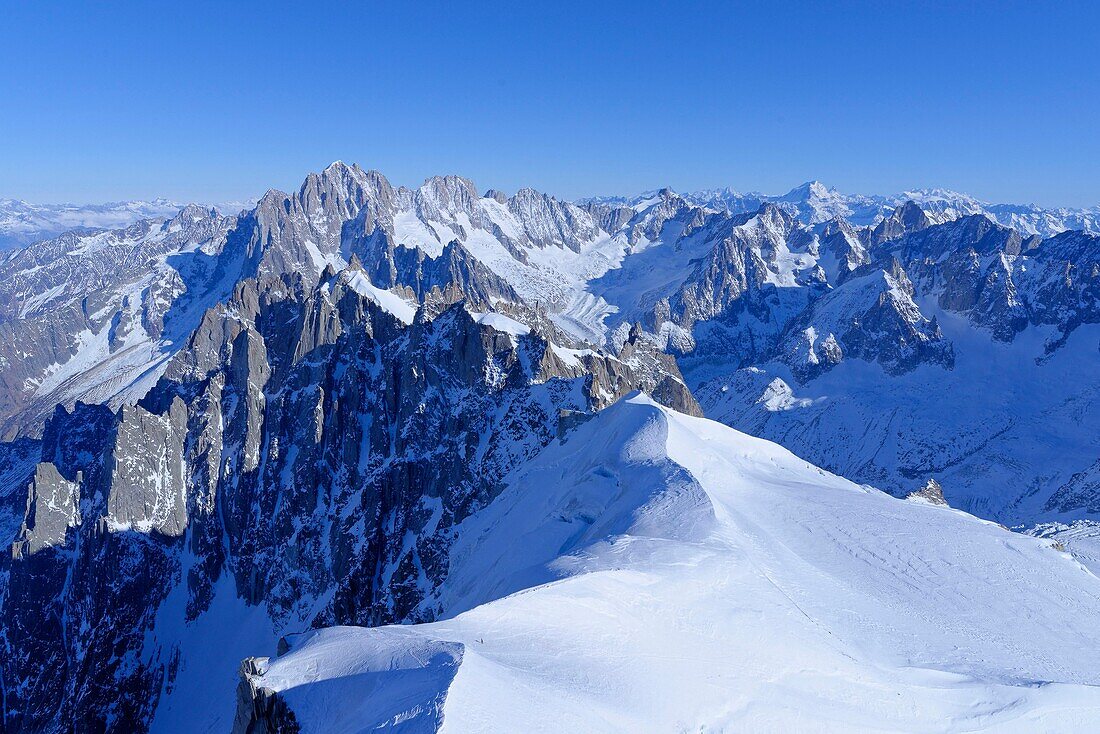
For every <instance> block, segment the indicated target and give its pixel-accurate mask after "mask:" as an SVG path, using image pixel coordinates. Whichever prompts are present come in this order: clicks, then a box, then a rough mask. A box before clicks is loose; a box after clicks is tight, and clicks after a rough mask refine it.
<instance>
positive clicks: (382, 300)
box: [348, 272, 416, 325]
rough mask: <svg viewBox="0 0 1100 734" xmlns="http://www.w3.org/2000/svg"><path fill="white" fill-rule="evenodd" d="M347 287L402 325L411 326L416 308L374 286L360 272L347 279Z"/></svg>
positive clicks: (392, 293)
mask: <svg viewBox="0 0 1100 734" xmlns="http://www.w3.org/2000/svg"><path fill="white" fill-rule="evenodd" d="M348 285H349V286H351V287H352V288H353V289H354V290H355V292H356V293H358V294H359V295H362V296H366V297H367V298H369V299H371V300H372V301H374V302H375V303H377V304H378V305H379V306H381V307H382V308H383V309H384V310H385V311H386V312H387V313H389V314H392V315H393V316H395V317H397V319H398V320H399V321H401V323H403V324H406V325H408V324H411V323H412V322H413V319H414V318H416V306H415V305H414V304H411V303H409V302H408V301H406V300H405V299H404V298H402V297H401V296H399V295H397V294H396V293H394V292H393V291H388V290H385V289H383V288H379V287H378V286H376V285H374V284H373V283H371V282H370V280H369V279H368V278H367V276H366V275H365V274H364V273H362V272H356V273H353V274H352V275H351V277H350V278H349V279H348Z"/></svg>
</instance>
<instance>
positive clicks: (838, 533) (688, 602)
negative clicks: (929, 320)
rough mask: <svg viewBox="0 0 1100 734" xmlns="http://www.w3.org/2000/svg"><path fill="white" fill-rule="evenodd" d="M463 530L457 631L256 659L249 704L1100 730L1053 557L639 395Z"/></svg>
mask: <svg viewBox="0 0 1100 734" xmlns="http://www.w3.org/2000/svg"><path fill="white" fill-rule="evenodd" d="M458 530H459V532H458V536H457V539H456V543H455V545H454V547H453V548H452V555H451V572H450V575H449V576H448V578H447V581H446V582H445V583H444V585H443V587H442V588H441V590H440V592H439V593H438V596H437V600H436V603H438V604H440V605H441V606H442V607H443V608H444V609H445V610H447V612H448V613H449V614H452V615H454V616H451V617H450V618H448V619H445V620H443V621H439V622H435V623H432V624H422V625H415V626H411V627H410V626H402V627H381V628H375V629H363V628H353V627H338V628H332V629H326V630H320V631H315V632H310V633H306V634H304V635H300V636H295V637H292V638H291V640H290V641H291V649H290V651H289V652H288V653H286V654H284V655H282V656H280V657H277V658H272V659H261V660H258V661H256V662H255V663H254V664H253V668H252V671H253V672H251V673H250V674H249V675H248V676H247V680H248V681H249V684H250V686H251V687H252V688H253V690H257V691H260V690H263V691H264V695H265V696H269V697H270V696H272V695H274V696H276V697H277V698H278V700H279V701H280V702H281V703H282V704H285V707H286V709H285V710H289V712H290V714H291V715H292V716H293V717H294V719H295V721H296V722H297V723H298V725H299V726H300V727H301V730H302V731H306V732H311V731H326V732H334V733H343V732H348V733H350V732H357V731H363V730H369V729H373V728H374V727H378V726H384V725H386V724H387V723H389V724H391V725H392V724H393V723H394V722H402V723H404V724H405V725H407V726H413V727H416V728H417V730H422V731H436V730H439V731H454V732H458V731H548V732H550V731H563V730H568V731H655V732H656V731H675V730H706V731H727V730H728V731H744V730H756V731H759V730H769V731H773V730H774V731H778V730H785V731H791V730H808V729H812V730H814V731H845V732H851V731H882V730H891V731H928V730H931V729H935V730H938V731H939V730H942V731H972V730H975V729H996V730H997V731H1021V732H1023V731H1036V730H1042V731H1056V730H1075V729H1079V728H1080V727H1082V726H1085V725H1086V722H1088V721H1091V720H1094V719H1095V717H1096V716H1098V715H1100V687H1098V684H1100V663H1098V662H1097V659H1096V656H1095V655H1094V654H1093V650H1095V649H1096V646H1097V645H1098V644H1100V633H1098V632H1097V630H1098V629H1100V627H1098V624H1097V623H1098V622H1100V579H1097V578H1096V577H1095V576H1093V575H1092V574H1091V573H1089V572H1088V571H1087V570H1085V569H1084V568H1083V567H1082V566H1081V565H1080V564H1078V563H1076V562H1075V561H1074V560H1073V559H1071V558H1070V557H1068V556H1067V555H1066V554H1064V553H1061V552H1059V551H1058V550H1056V549H1055V548H1053V547H1052V544H1051V541H1049V540H1040V539H1035V538H1029V537H1025V536H1019V535H1015V534H1013V533H1010V532H1009V531H1007V530H1005V529H1004V528H1001V527H999V526H997V525H995V524H992V523H988V522H983V521H979V520H977V519H975V518H973V517H971V516H968V515H965V514H963V513H961V512H958V511H955V510H951V509H948V508H943V507H938V506H934V505H930V504H926V503H918V502H906V501H903V500H897V499H893V498H890V497H888V496H886V495H883V494H881V493H879V492H876V491H874V490H871V489H869V488H866V487H860V486H857V485H854V484H852V483H850V482H848V481H846V480H843V479H840V478H839V477H836V476H833V475H831V474H828V473H827V472H824V471H822V470H820V469H818V468H816V467H814V466H812V465H809V464H807V463H806V462H804V461H802V460H800V459H798V458H796V457H795V456H793V455H792V454H790V453H789V452H788V451H786V450H784V449H782V448H780V447H778V446H776V445H774V444H770V443H768V442H766V441H762V440H759V439H754V438H751V437H749V436H746V435H744V434H740V433H738V432H736V431H733V430H731V429H729V428H726V427H724V426H721V425H719V424H717V423H714V422H711V421H707V420H705V419H695V418H690V417H687V416H683V415H680V414H677V413H675V412H671V411H668V410H666V409H662V408H660V407H658V406H656V405H654V404H653V403H652V402H650V401H649V400H647V399H645V398H643V397H634V398H630V399H626V400H624V401H622V402H620V403H618V404H616V405H615V406H612V407H611V408H608V409H606V410H604V411H603V412H601V413H600V414H599V415H598V416H597V417H596V418H595V419H593V420H592V421H590V422H589V423H587V424H585V425H583V426H581V427H580V428H578V429H577V430H576V431H575V433H573V434H571V435H570V436H569V437H568V438H567V440H566V441H565V442H564V444H562V445H553V446H551V447H549V448H547V449H546V450H544V452H543V453H542V454H541V455H540V456H539V457H537V458H536V459H535V460H534V461H532V462H531V463H530V464H529V465H527V466H525V467H522V468H521V469H519V470H517V472H516V473H515V474H514V475H513V476H512V477H511V478H510V479H509V487H508V489H506V490H505V492H504V493H503V494H502V495H501V496H500V497H499V498H498V499H497V500H496V501H495V502H494V503H493V504H492V505H490V506H489V507H487V508H486V509H485V510H483V511H481V512H479V513H477V514H476V515H474V516H472V517H471V518H469V519H468V520H467V521H466V522H465V523H463V525H461V526H460V527H459V529H458ZM275 710H279V708H278V707H275ZM264 723H267V724H269V725H270V724H271V723H273V722H272V721H266V722H264Z"/></svg>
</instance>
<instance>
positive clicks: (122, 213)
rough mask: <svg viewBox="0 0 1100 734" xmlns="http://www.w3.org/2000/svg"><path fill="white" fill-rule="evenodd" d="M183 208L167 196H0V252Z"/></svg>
mask: <svg viewBox="0 0 1100 734" xmlns="http://www.w3.org/2000/svg"><path fill="white" fill-rule="evenodd" d="M254 204H255V202H254V201H252V202H247V201H242V202H227V203H224V204H215V205H213V206H214V207H215V208H217V209H218V210H219V211H222V212H225V213H227V214H235V213H236V212H238V211H240V210H242V209H247V208H249V207H251V206H252V205H254ZM183 207H184V205H183V204H179V203H176V202H173V201H169V200H168V199H153V200H151V201H117V202H111V203H107V204H30V203H28V202H25V201H20V200H19V199H0V251H3V250H11V249H14V248H18V247H23V246H25V245H29V244H30V243H32V242H37V241H39V240H44V239H47V238H50V237H56V236H57V235H59V234H62V233H64V232H72V231H91V230H100V229H118V228H120V227H126V226H129V225H131V224H133V223H134V222H137V221H140V220H142V219H154V218H167V217H171V216H173V215H174V214H176V212H178V211H179V210H180V209H182V208H183Z"/></svg>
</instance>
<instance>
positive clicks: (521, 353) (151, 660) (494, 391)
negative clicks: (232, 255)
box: [0, 270, 699, 731]
mask: <svg viewBox="0 0 1100 734" xmlns="http://www.w3.org/2000/svg"><path fill="white" fill-rule="evenodd" d="M354 276H355V272H350V273H349V272H345V273H337V272H333V271H331V270H329V271H328V272H326V273H325V274H323V275H322V277H321V278H320V279H319V281H318V282H316V283H314V282H313V281H312V279H310V278H308V277H305V276H302V275H297V274H288V275H286V276H284V277H282V278H280V279H279V280H268V281H267V284H266V285H261V284H260V281H258V280H247V281H243V282H241V283H240V284H239V285H238V286H237V288H236V290H235V292H234V294H233V296H232V297H231V299H230V300H229V302H227V303H226V304H224V305H222V306H219V307H217V308H215V309H213V310H211V311H209V312H208V313H207V314H206V315H205V316H204V318H203V320H202V322H201V324H200V326H199V327H198V328H197V329H196V330H195V332H194V333H193V334H192V335H191V337H190V340H189V342H188V344H187V346H186V347H185V348H184V349H183V350H182V351H180V352H179V353H177V354H176V356H175V357H174V358H173V359H172V361H171V363H170V364H169V365H168V366H167V368H166V370H165V372H164V376H163V377H162V379H161V380H160V382H159V383H158V384H157V386H156V387H155V388H154V389H153V390H152V391H151V392H150V393H149V394H148V395H147V396H146V397H145V398H144V399H142V400H141V401H140V402H139V403H138V404H137V405H134V406H124V407H122V408H121V409H120V410H118V411H111V410H109V409H108V408H106V407H102V406H88V405H78V406H77V407H76V408H75V410H74V411H72V412H67V411H65V410H64V409H58V411H57V413H56V414H55V415H54V416H53V417H52V418H51V419H50V421H49V422H48V424H47V426H46V429H45V431H44V435H43V440H42V444H41V458H42V463H39V464H38V465H37V466H36V467H35V468H34V472H33V477H32V478H31V479H30V482H29V485H24V486H29V489H28V491H27V495H26V497H27V511H26V514H25V518H24V520H23V524H22V529H21V530H20V532H19V534H18V537H17V539H16V541H15V545H14V546H13V553H12V555H11V557H10V560H9V561H6V562H5V564H6V565H7V566H8V569H7V573H10V581H9V583H8V585H7V587H6V594H5V596H4V598H3V617H2V620H3V621H2V626H0V645H2V646H3V649H4V654H3V655H2V656H0V657H2V658H3V662H2V663H0V666H2V667H3V681H4V686H5V702H6V704H5V717H6V719H5V724H6V726H7V727H8V728H10V729H26V730H58V731H60V730H61V728H59V725H58V724H57V722H63V721H78V722H80V726H82V727H85V728H90V729H95V728H100V727H108V728H109V727H122V728H125V729H128V730H140V729H142V728H144V727H145V726H146V725H147V724H148V722H149V720H150V717H151V716H152V714H153V712H154V710H155V707H156V703H157V699H158V691H160V690H162V689H163V688H164V687H165V686H168V687H170V686H171V684H172V681H173V678H174V676H175V673H176V671H175V668H174V665H175V663H174V660H176V656H178V654H179V653H178V650H175V651H174V650H173V649H172V648H171V646H170V645H162V646H158V647H157V648H155V649H149V647H148V646H147V644H146V639H147V638H149V636H150V635H151V634H152V633H153V631H154V629H155V628H156V626H157V624H158V623H159V622H158V609H159V608H160V607H161V605H163V604H164V600H165V599H167V598H168V596H169V595H170V594H173V593H175V594H180V593H183V594H185V598H186V605H185V614H186V619H185V620H181V622H186V621H193V620H196V619H198V618H200V617H201V616H202V615H203V614H205V613H207V612H208V610H209V609H210V604H211V602H212V600H213V598H214V595H215V587H216V586H217V585H218V583H219V580H220V579H223V578H225V579H229V580H231V583H232V585H233V587H234V588H235V591H236V594H237V595H238V596H239V597H240V598H241V599H243V600H245V601H246V602H247V603H248V604H250V605H255V606H258V607H260V608H262V609H264V610H265V613H266V615H267V616H268V618H269V619H270V620H271V623H272V625H273V627H274V628H275V629H286V630H292V629H303V628H308V627H310V626H318V625H332V624H363V625H376V624H382V623H386V622H398V621H411V620H416V621H422V620H425V619H430V618H431V616H432V614H433V610H432V609H430V608H425V607H424V606H423V604H422V603H423V602H424V600H425V599H426V598H427V595H428V594H430V592H431V590H432V589H433V588H434V587H435V586H437V585H438V584H439V583H440V582H441V580H442V579H443V577H444V575H445V570H446V561H447V557H448V555H447V553H448V546H449V539H450V533H451V529H452V528H453V527H454V525H455V524H456V523H458V522H460V521H461V520H462V519H463V518H465V517H466V516H468V515H469V514H470V513H471V512H472V511H473V510H475V509H476V508H478V507H482V506H484V505H485V504H486V503H488V502H490V501H491V500H492V498H493V497H494V496H495V493H496V492H498V491H499V488H500V482H501V479H502V477H503V476H504V475H505V474H506V473H507V472H508V471H509V470H510V469H511V468H512V467H514V466H516V465H517V464H519V463H522V462H523V461H524V460H525V459H526V458H528V457H530V456H532V455H533V454H534V453H535V452H537V451H538V450H539V449H540V448H541V447H543V446H544V445H546V444H547V443H548V442H550V441H552V440H553V439H554V438H555V437H556V436H557V434H558V428H557V424H558V420H559V416H560V415H561V414H562V412H563V411H566V412H569V411H574V412H575V411H582V412H590V411H593V410H598V409H600V408H602V407H604V406H606V405H608V404H610V403H611V402H613V401H614V400H616V399H617V398H618V397H620V396H622V395H624V394H626V393H628V392H630V391H633V390H636V389H638V388H639V387H648V388H650V389H651V390H652V391H653V392H654V394H655V395H657V396H658V397H659V398H663V399H665V400H666V402H668V403H669V404H671V405H674V406H677V407H679V408H681V409H684V410H688V411H691V412H694V413H698V412H699V410H698V406H697V404H696V403H695V402H694V399H693V398H692V397H691V395H690V392H689V391H687V389H686V387H685V386H684V385H683V382H682V381H681V380H680V378H679V372H678V371H677V370H676V367H675V362H673V361H672V360H671V358H670V357H668V356H667V355H663V354H660V353H659V352H658V351H657V350H656V349H655V348H653V347H652V346H650V345H648V343H644V342H641V341H640V339H641V337H640V336H638V335H635V336H634V337H633V339H632V340H630V341H628V342H627V343H626V344H625V345H624V346H623V348H622V349H621V350H620V351H619V354H618V355H617V356H611V355H608V354H606V353H603V352H601V351H599V350H595V349H587V350H578V349H571V348H568V347H563V346H561V345H558V344H555V343H554V342H552V341H550V340H549V339H548V338H547V337H546V336H544V335H542V334H540V333H539V332H538V331H536V330H535V329H532V328H530V327H527V326H525V325H523V324H521V323H520V322H518V321H515V320H513V319H511V318H509V317H507V316H503V315H499V314H491V315H485V316H483V315H481V314H479V313H476V312H471V310H469V307H468V306H467V305H466V304H465V303H464V302H456V303H453V304H451V305H443V306H442V310H441V311H439V312H438V313H437V314H435V315H434V316H433V315H432V314H431V313H430V311H429V310H426V309H424V308H421V309H420V310H419V311H418V312H417V313H416V315H415V317H414V318H413V319H412V320H411V322H410V323H405V322H404V321H403V320H402V319H401V318H399V315H395V314H394V313H391V312H390V311H389V310H387V309H386V308H384V306H383V305H380V304H379V303H377V302H376V301H375V300H373V299H372V297H370V296H368V295H364V294H362V293H360V292H359V291H358V290H357V289H356V288H355V287H353V285H352V284H351V281H352V280H353V277H354ZM451 285H453V284H451ZM394 298H396V296H394ZM490 316H491V317H492V318H490ZM107 600H110V603H109V604H108V603H105V602H106V601H107ZM108 650H110V651H113V652H111V653H108V652H107V651H108ZM28 652H31V653H32V654H27V653H28ZM44 662H45V663H48V668H47V669H48V670H49V673H48V674H46V673H45V672H44V666H43V663H44Z"/></svg>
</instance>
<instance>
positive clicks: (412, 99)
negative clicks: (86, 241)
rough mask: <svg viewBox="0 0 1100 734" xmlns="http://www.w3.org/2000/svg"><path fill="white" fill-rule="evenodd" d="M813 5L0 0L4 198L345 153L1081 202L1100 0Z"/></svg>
mask: <svg viewBox="0 0 1100 734" xmlns="http://www.w3.org/2000/svg"><path fill="white" fill-rule="evenodd" d="M414 5H417V6H419V7H413V6H414ZM828 5H832V3H825V2H822V3H778V2H776V3H771V2H763V1H760V2H751V3H736V2H713V3H642V2H637V3H612V2H608V3H597V2H591V3H569V2H547V3H543V4H536V3H526V2H516V3H503V2H502V3H492V2H477V3H469V4H465V3H411V2H410V3H394V2H387V3H379V4H373V3H361V2H345V3H327V2H312V1H309V0H298V1H297V2H293V3H282V2H263V3H260V2H255V3H252V2H163V3H161V2H158V3H138V2H133V3H127V2H103V3H90V2H89V3H82V2H75V1H72V0H70V1H69V2H50V1H46V0H38V1H36V2H32V1H30V0H27V1H25V2H11V1H10V0H0V62H2V70H0V197H3V196H10V197H17V198H24V199H28V200H31V201H42V202H46V201H81V202H84V201H104V200H111V199H122V198H144V197H152V196H167V197H171V198H176V199H195V200H203V201H212V200H224V199H233V198H242V197H248V196H254V195H258V194H260V193H262V192H263V191H264V190H266V189H267V188H283V189H287V188H293V187H296V186H297V185H298V184H299V183H300V181H301V179H302V178H303V176H304V175H305V173H307V172H308V171H310V170H318V169H320V168H322V167H324V166H325V165H326V164H328V163H329V162H331V161H333V160H336V159H341V160H345V161H348V162H351V161H355V162H358V163H360V164H361V165H363V166H364V167H368V168H377V169H379V170H381V171H383V172H384V173H385V174H386V175H387V176H388V177H389V178H390V179H391V180H392V181H394V182H395V183H400V184H413V185H415V184H419V183H420V181H422V180H423V179H424V178H425V177H426V176H428V175H431V174H435V173H460V174H463V175H466V176H469V177H471V178H473V179H474V180H475V181H476V182H477V184H478V185H479V187H481V188H488V187H497V188H502V189H505V190H509V191H511V190H514V189H515V188H517V187H519V186H523V185H530V186H534V187H536V188H539V189H542V190H545V191H549V192H551V193H555V194H558V195H561V196H566V197H576V196H582V195H587V194H594V193H627V192H634V191H639V190H643V189H647V188H653V187H657V186H662V185H666V184H667V185H671V186H672V187H673V188H677V189H680V190H689V189H696V188H703V187H714V186H726V185H729V186H733V187H735V188H738V189H741V190H761V191H765V192H769V193H773V192H782V191H786V190H787V189H789V188H792V187H793V186H795V185H797V184H799V183H801V182H802V181H805V180H808V179H815V178H816V179H820V180H822V181H824V182H825V183H827V184H829V185H832V186H836V187H838V188H840V189H841V190H843V191H850V192H868V193H873V192H882V193H885V192H893V191H898V190H902V189H905V188H909V187H924V186H944V187H949V188H955V189H959V190H963V191H967V192H970V193H973V194H975V195H976V196H979V197H981V198H986V199H990V200H997V201H1035V202H1038V203H1041V204H1047V205H1053V204H1065V205H1094V204H1097V203H1100V56H1098V55H1097V34H1098V33H1100V10H1097V9H1096V5H1097V4H1096V3H1081V4H1074V3H1060V2H1059V3H1049V4H1048V3H1010V2H1006V3H973V4H968V3H963V2H950V3H937V2H886V1H884V0H883V1H877V2H855V3H840V4H839V5H837V6H836V7H826V6H828Z"/></svg>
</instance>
